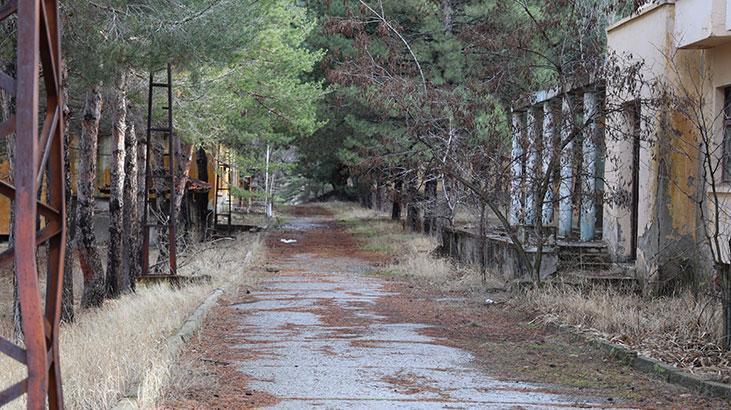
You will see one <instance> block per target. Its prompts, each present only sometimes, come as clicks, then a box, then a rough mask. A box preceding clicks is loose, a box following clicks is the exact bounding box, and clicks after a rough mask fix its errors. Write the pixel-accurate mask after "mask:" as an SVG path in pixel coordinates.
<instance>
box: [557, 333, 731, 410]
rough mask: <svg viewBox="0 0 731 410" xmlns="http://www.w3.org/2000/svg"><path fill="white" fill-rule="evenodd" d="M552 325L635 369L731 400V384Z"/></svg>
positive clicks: (700, 391)
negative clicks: (705, 377)
mask: <svg viewBox="0 0 731 410" xmlns="http://www.w3.org/2000/svg"><path fill="white" fill-rule="evenodd" d="M550 327H552V328H554V329H555V330H558V331H559V332H562V333H569V334H571V335H573V336H577V337H580V338H583V339H584V340H585V341H587V342H588V343H589V344H590V345H592V346H594V347H596V348H597V349H599V350H602V351H604V352H605V353H606V354H607V356H609V357H611V358H613V359H615V360H618V361H620V362H622V363H624V364H626V365H628V366H630V367H632V368H633V369H635V370H639V371H641V372H643V373H647V374H652V375H655V376H657V377H659V378H661V379H663V380H665V381H666V382H668V383H672V384H677V385H679V386H683V387H685V388H688V389H691V390H695V391H697V392H699V393H702V394H705V395H709V396H714V397H720V398H723V399H726V400H731V385H728V384H723V383H718V382H714V381H709V380H703V379H702V378H700V377H698V376H695V375H692V374H690V373H687V372H685V371H683V370H682V369H679V368H677V367H674V366H671V365H669V364H667V363H663V362H661V361H659V360H655V359H652V358H649V357H646V356H643V355H641V354H639V353H638V352H636V351H634V350H630V349H628V348H626V347H624V346H621V345H618V344H615V343H612V342H608V341H606V340H602V339H599V338H595V337H591V336H588V335H585V334H583V333H580V332H578V331H576V330H575V329H574V328H572V327H571V326H557V325H551V326H550Z"/></svg>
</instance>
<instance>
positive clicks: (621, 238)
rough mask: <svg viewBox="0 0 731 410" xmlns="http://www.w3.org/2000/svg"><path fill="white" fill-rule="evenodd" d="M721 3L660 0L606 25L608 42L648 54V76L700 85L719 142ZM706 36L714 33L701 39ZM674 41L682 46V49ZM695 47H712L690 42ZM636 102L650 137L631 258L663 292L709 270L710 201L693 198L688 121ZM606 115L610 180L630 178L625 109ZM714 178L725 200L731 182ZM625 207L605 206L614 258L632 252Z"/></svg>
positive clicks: (724, 68) (695, 140) (620, 182)
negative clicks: (707, 221) (706, 236)
mask: <svg viewBox="0 0 731 410" xmlns="http://www.w3.org/2000/svg"><path fill="white" fill-rule="evenodd" d="M726 7H727V2H726V1H725V0H723V1H722V0H704V1H696V0H677V1H676V2H666V3H664V4H660V5H656V6H653V7H651V8H649V9H648V10H647V11H645V12H644V13H641V14H640V15H638V16H634V17H631V18H629V19H625V20H623V21H620V22H619V23H617V24H615V25H613V26H611V27H610V28H609V29H608V49H609V50H610V52H615V53H617V54H618V55H620V56H631V59H632V60H634V61H644V68H643V75H644V77H645V78H646V79H658V80H661V81H662V82H664V84H665V86H666V88H669V89H672V90H674V91H675V92H676V93H678V94H680V95H681V96H683V94H684V93H688V90H691V91H690V92H694V91H693V90H698V95H697V96H694V97H696V98H699V99H701V100H702V101H703V104H704V106H703V112H704V113H705V116H706V119H710V122H709V123H708V124H709V125H710V126H711V127H712V128H713V130H714V136H715V137H716V140H715V141H714V145H716V146H720V143H721V142H722V140H723V133H722V130H721V125H720V121H719V124H716V123H715V122H714V120H713V119H716V120H720V119H721V117H719V113H720V112H721V109H722V107H723V93H722V87H724V86H726V85H729V84H731V73H730V72H729V70H728V67H729V66H730V65H729V64H731V45H728V44H726V45H723V44H722V43H723V41H731V38H729V37H728V33H727V31H726V29H725V19H726ZM719 30H720V31H719ZM710 37H713V39H714V40H713V42H703V43H700V41H701V40H703V39H704V38H710ZM724 38H726V40H724ZM638 39H641V41H638ZM677 46H684V47H686V49H682V50H679V49H678V48H677ZM699 47H708V48H707V49H696V48H699ZM681 90H685V91H681ZM652 92H653V90H651V89H650V88H649V87H643V88H641V89H640V91H639V92H637V93H636V95H634V96H629V95H626V94H623V93H622V90H610V91H608V95H610V96H612V98H615V99H617V100H622V99H625V100H628V101H629V100H631V99H632V97H634V98H643V99H649V98H652V97H656V95H653V94H652ZM611 102H614V103H619V102H621V101H611ZM688 108H694V107H688ZM642 110H643V121H642V123H641V130H642V132H641V135H642V136H643V138H646V140H645V141H643V142H642V144H641V150H640V170H639V174H640V178H639V180H640V189H639V191H640V195H639V201H638V211H639V212H638V216H639V218H638V219H639V223H638V228H639V229H638V248H637V260H636V267H637V274H638V278H639V279H640V280H641V281H643V282H644V284H645V285H646V289H648V290H651V291H660V292H662V291H663V290H665V289H669V288H671V287H672V286H673V285H674V284H676V283H678V282H683V281H687V280H691V279H693V280H695V279H696V278H697V277H698V275H697V274H698V273H702V272H708V271H710V270H711V269H710V267H711V263H712V261H710V260H708V258H707V252H706V251H707V248H706V244H705V242H704V235H703V226H704V224H703V222H704V221H703V219H702V218H701V215H706V216H707V215H709V211H711V212H712V210H710V209H708V208H704V209H703V210H701V208H700V207H699V206H698V201H699V200H700V199H701V198H702V196H703V195H707V192H704V175H703V163H702V158H701V156H700V153H699V151H698V149H697V147H698V146H699V144H700V142H701V139H700V134H699V132H698V129H697V127H696V124H695V123H694V121H693V120H691V119H689V118H688V115H687V114H684V113H681V112H678V111H673V110H671V109H670V108H669V107H663V106H657V105H656V106H654V107H648V106H643V107H642ZM607 124H608V133H612V132H614V133H616V134H617V135H614V136H613V137H608V138H607V140H608V143H607V151H608V155H607V156H608V158H611V159H612V164H607V169H606V172H605V178H606V181H607V184H608V185H609V186H612V187H614V188H622V187H626V186H627V184H628V183H629V182H630V181H631V177H632V167H631V165H632V143H631V140H629V139H628V138H627V136H622V135H621V134H622V130H625V131H626V130H627V129H628V128H629V127H631V124H630V123H629V121H628V116H627V115H624V114H623V113H617V114H614V115H612V116H611V117H609V118H607ZM719 151H720V150H719ZM718 160H719V161H720V157H719V158H718ZM718 182H720V181H718ZM720 186H721V191H722V194H721V195H722V197H723V198H724V201H726V202H727V203H728V205H731V195H729V193H731V189H730V188H731V187H729V186H728V184H723V183H721V185H720ZM724 206H725V205H724ZM701 211H703V213H702V212H701ZM630 212H631V210H630V209H629V208H628V207H626V206H618V205H608V206H606V207H605V209H604V221H605V231H604V240H605V241H606V242H607V244H608V246H609V250H610V252H611V253H612V256H613V258H614V259H615V260H618V261H623V260H627V259H628V258H629V256H630V254H631V248H629V246H628V245H629V244H630V243H631V236H630V235H631V219H630V217H629V215H630ZM729 222H731V221H729V220H724V219H723V218H722V220H721V226H719V228H720V229H721V230H722V231H723V232H726V231H729V230H730V229H729V228H730V227H731V223H729ZM724 242H727V241H724Z"/></svg>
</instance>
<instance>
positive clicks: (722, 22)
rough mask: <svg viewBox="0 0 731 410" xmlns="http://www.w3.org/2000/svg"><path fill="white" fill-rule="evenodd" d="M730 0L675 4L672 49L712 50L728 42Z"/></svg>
mask: <svg viewBox="0 0 731 410" xmlns="http://www.w3.org/2000/svg"><path fill="white" fill-rule="evenodd" d="M730 8H731V0H676V1H675V30H674V33H673V38H674V41H675V46H676V47H677V48H682V49H704V48H713V47H717V46H720V45H722V44H726V43H730V42H731V31H730V30H731V13H730V12H729V9H730Z"/></svg>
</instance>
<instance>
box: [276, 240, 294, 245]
mask: <svg viewBox="0 0 731 410" xmlns="http://www.w3.org/2000/svg"><path fill="white" fill-rule="evenodd" d="M279 242H282V243H286V244H290V243H297V239H280V240H279Z"/></svg>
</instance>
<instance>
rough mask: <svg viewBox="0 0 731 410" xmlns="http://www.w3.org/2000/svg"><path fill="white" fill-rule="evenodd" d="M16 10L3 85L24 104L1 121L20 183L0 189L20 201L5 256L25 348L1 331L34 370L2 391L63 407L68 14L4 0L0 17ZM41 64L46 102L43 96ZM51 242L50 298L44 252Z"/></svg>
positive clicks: (31, 0) (34, 0)
mask: <svg viewBox="0 0 731 410" xmlns="http://www.w3.org/2000/svg"><path fill="white" fill-rule="evenodd" d="M13 15H15V16H16V17H17V21H16V24H17V27H18V29H17V50H18V51H17V62H16V71H17V78H13V77H12V76H10V75H8V74H5V73H3V72H1V71H0V88H2V89H3V90H5V92H7V93H10V94H11V95H14V96H15V107H16V109H15V115H14V116H13V117H11V118H10V119H8V120H7V121H6V122H4V123H2V124H0V137H1V138H9V137H10V136H11V135H12V134H13V133H15V163H14V169H13V178H14V183H15V185H14V186H13V185H11V184H10V183H8V182H0V194H2V195H3V196H6V197H7V198H9V199H10V200H12V201H13V202H14V210H15V216H14V218H13V238H14V246H13V247H12V248H9V249H7V250H6V251H4V252H2V253H1V254H0V261H1V262H10V261H13V262H14V263H15V276H16V279H17V284H18V296H19V300H20V311H21V317H22V319H21V324H22V329H23V337H24V342H25V347H24V348H22V347H20V346H17V345H15V344H14V343H12V342H10V341H8V340H6V339H3V338H1V337H0V352H2V353H4V354H5V355H8V356H10V357H11V358H13V359H14V360H17V361H18V362H20V363H22V364H24V365H25V366H27V368H28V377H27V378H26V379H24V380H22V381H20V382H18V383H16V384H14V385H12V386H9V387H7V388H5V389H4V390H2V391H0V406H2V405H3V404H6V403H9V402H10V401H12V400H15V399H16V398H18V397H20V396H22V395H23V393H27V403H28V408H29V409H41V408H45V407H46V400H47V401H48V406H49V407H50V408H51V409H60V408H63V393H62V389H61V372H60V365H59V347H58V332H59V322H60V312H61V290H62V289H61V287H62V282H63V260H64V250H65V242H66V216H65V213H66V210H65V206H64V203H65V202H64V169H63V128H64V127H63V124H64V121H63V111H62V110H63V101H62V95H63V93H62V92H61V64H62V62H61V34H60V33H61V30H60V24H61V20H60V18H59V9H58V2H57V0H21V1H18V0H9V1H6V2H4V4H3V5H2V6H0V22H2V21H3V20H6V19H7V18H9V17H10V16H13ZM39 67H41V68H42V72H43V77H42V78H43V88H44V94H45V100H44V101H43V104H41V102H40V101H39V100H40V95H41V93H40V88H41V77H40V76H39V72H38V68H39ZM41 106H43V107H44V108H45V113H44V116H43V119H42V120H40V118H39V115H38V114H39V110H40V108H41ZM39 129H40V134H39ZM41 187H45V189H42V188H41ZM39 198H41V199H39ZM38 227H40V229H37V228H38ZM46 243H47V244H48V260H47V268H48V270H47V274H46V291H45V305H44V303H43V301H42V297H41V292H40V284H39V272H38V266H37V264H36V252H37V250H38V247H39V246H40V245H43V244H46ZM0 388H2V387H0Z"/></svg>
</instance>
